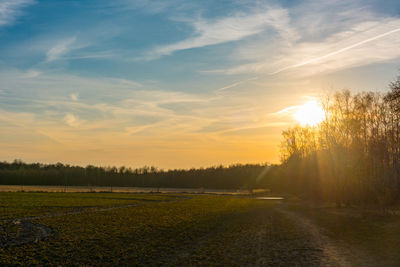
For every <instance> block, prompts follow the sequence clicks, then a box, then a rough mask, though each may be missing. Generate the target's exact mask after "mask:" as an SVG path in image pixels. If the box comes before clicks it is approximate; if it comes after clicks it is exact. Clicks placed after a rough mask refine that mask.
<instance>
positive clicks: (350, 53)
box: [209, 1, 400, 77]
mask: <svg viewBox="0 0 400 267" xmlns="http://www.w3.org/2000/svg"><path fill="white" fill-rule="evenodd" d="M338 3H339V4H340V3H342V2H340V1H339V2H338ZM339 4H338V5H339ZM314 5H316V6H317V7H314V6H311V7H309V9H310V10H311V11H316V9H317V10H318V11H320V13H321V14H320V15H318V16H317V17H315V16H311V15H310V14H309V12H308V11H304V10H303V11H302V12H303V13H304V16H302V17H300V18H296V17H292V19H291V21H289V22H288V23H284V24H282V25H281V31H282V32H285V29H287V31H289V32H292V34H290V35H288V36H297V37H298V38H288V36H284V35H280V37H281V38H275V39H271V38H269V39H268V38H267V39H268V40H270V42H269V43H268V45H269V46H268V48H265V47H264V45H263V42H265V40H262V42H260V41H259V40H256V41H255V42H250V43H248V44H245V45H243V46H242V47H240V48H238V50H237V51H236V53H235V55H234V56H233V57H236V62H238V64H236V66H233V67H229V68H226V69H225V70H222V69H218V70H211V71H209V72H215V73H225V74H239V73H248V74H257V75H263V76H266V77H267V76H269V75H271V74H272V75H273V74H278V73H281V72H284V71H291V75H294V76H298V75H300V76H310V75H314V74H321V73H328V72H333V71H338V70H342V69H346V68H352V67H358V66H364V65H368V64H371V63H379V62H384V61H390V60H393V59H396V58H398V57H400V50H399V49H398V47H399V46H400V42H399V36H400V19H399V18H398V17H392V16H383V15H382V14H375V13H373V12H370V11H369V10H367V9H360V7H358V6H350V7H347V6H346V8H347V9H346V11H343V10H342V8H343V7H342V6H340V5H339V7H337V6H335V5H332V7H331V10H330V11H329V12H333V13H334V14H336V17H334V18H331V17H332V16H331V15H330V14H328V13H327V11H326V10H320V9H319V8H321V5H319V4H314ZM312 7H314V8H312ZM325 13H326V14H325ZM315 20H316V21H318V23H317V24H316V23H315ZM271 51H273V53H271ZM243 62H246V63H243Z"/></svg>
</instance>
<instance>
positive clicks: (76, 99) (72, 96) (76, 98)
mask: <svg viewBox="0 0 400 267" xmlns="http://www.w3.org/2000/svg"><path fill="white" fill-rule="evenodd" d="M69 96H70V97H71V99H72V100H73V101H78V98H79V95H78V94H77V93H74V94H70V95H69Z"/></svg>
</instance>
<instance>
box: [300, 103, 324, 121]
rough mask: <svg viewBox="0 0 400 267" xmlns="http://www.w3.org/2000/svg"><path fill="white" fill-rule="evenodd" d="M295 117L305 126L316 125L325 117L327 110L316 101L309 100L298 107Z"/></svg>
mask: <svg viewBox="0 0 400 267" xmlns="http://www.w3.org/2000/svg"><path fill="white" fill-rule="evenodd" d="M294 118H295V119H296V120H297V121H298V122H299V123H300V124H301V125H303V126H315V125H317V124H319V123H321V122H322V121H323V120H324V119H325V112H324V110H323V109H322V107H321V105H319V104H318V103H317V102H315V101H309V102H307V103H305V104H303V105H302V106H300V107H298V108H297V111H296V113H295V114H294Z"/></svg>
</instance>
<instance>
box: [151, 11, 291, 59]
mask: <svg viewBox="0 0 400 267" xmlns="http://www.w3.org/2000/svg"><path fill="white" fill-rule="evenodd" d="M287 20H288V14H287V11H286V10H285V9H280V8H277V9H266V10H265V11H263V12H253V13H246V14H244V13H237V14H235V15H233V16H230V17H225V18H222V19H217V20H206V19H204V18H199V19H195V20H193V21H187V22H188V23H189V24H191V25H192V26H193V28H194V33H195V36H193V37H189V38H187V39H185V40H182V41H180V42H177V43H173V44H169V45H164V46H159V47H156V48H155V49H154V50H153V51H151V52H150V54H149V58H151V59H152V58H157V57H160V56H163V55H170V54H172V53H174V52H176V51H180V50H186V49H191V48H199V47H204V46H209V45H216V44H222V43H226V42H232V41H238V40H241V39H244V38H246V37H249V36H252V35H255V34H259V33H261V32H263V31H265V30H267V29H268V26H272V27H273V29H276V30H278V31H279V32H280V33H281V34H282V35H285V36H286V38H289V39H292V38H297V37H296V36H295V34H294V33H293V32H292V31H291V30H290V29H289V28H287V27H285V25H286V24H287Z"/></svg>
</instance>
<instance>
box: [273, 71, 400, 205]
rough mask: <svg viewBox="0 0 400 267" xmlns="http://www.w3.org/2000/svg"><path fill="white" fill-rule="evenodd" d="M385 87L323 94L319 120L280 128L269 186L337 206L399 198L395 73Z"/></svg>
mask: <svg viewBox="0 0 400 267" xmlns="http://www.w3.org/2000/svg"><path fill="white" fill-rule="evenodd" d="M389 88H390V90H389V91H388V92H387V93H385V94H382V93H375V92H362V93H357V94H351V93H350V91H348V90H345V91H342V92H338V93H336V94H334V95H333V96H332V97H327V98H326V99H323V101H322V107H323V109H324V111H325V119H324V121H323V122H322V123H320V124H319V125H317V126H315V127H300V126H297V127H293V128H290V129H288V130H286V131H284V132H283V141H282V144H281V151H282V152H281V156H282V164H281V165H280V166H276V167H272V168H271V169H270V170H269V172H268V178H267V179H268V184H269V186H270V187H271V188H272V189H275V190H280V191H284V192H289V193H292V194H296V195H298V196H301V197H302V198H308V199H315V200H327V201H335V202H336V204H337V206H341V205H353V204H358V205H365V204H379V205H384V206H386V205H391V204H395V203H399V202H400V76H399V77H398V78H397V79H396V80H395V81H394V82H392V83H390V85H389Z"/></svg>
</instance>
